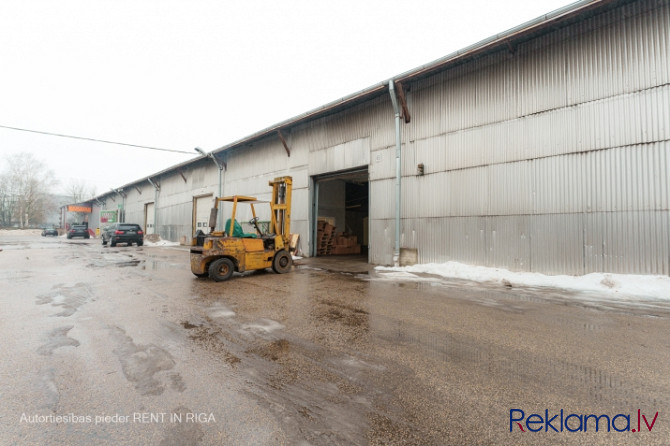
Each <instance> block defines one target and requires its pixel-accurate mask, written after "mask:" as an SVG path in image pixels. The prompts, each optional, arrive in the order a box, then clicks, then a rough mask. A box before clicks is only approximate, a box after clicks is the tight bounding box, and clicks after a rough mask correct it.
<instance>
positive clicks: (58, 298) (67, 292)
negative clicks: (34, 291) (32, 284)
mask: <svg viewBox="0 0 670 446" xmlns="http://www.w3.org/2000/svg"><path fill="white" fill-rule="evenodd" d="M52 290H53V291H51V292H50V293H47V294H41V295H39V296H37V298H36V299H35V303H36V304H37V305H46V304H51V306H52V307H61V308H62V311H61V312H59V313H57V314H54V316H57V317H69V316H72V315H73V314H74V313H76V312H77V310H78V309H79V308H80V307H81V306H82V305H84V304H85V303H86V302H87V301H88V300H89V299H91V298H92V297H93V291H92V289H91V287H90V285H88V284H86V283H77V284H75V285H73V286H66V285H62V284H60V285H54V286H53V288H52Z"/></svg>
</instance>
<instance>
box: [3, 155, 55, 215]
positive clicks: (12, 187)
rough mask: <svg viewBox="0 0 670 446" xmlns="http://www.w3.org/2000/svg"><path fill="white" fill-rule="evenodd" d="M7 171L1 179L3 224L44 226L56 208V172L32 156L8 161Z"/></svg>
mask: <svg viewBox="0 0 670 446" xmlns="http://www.w3.org/2000/svg"><path fill="white" fill-rule="evenodd" d="M6 160H7V167H6V168H5V170H4V171H3V173H2V174H1V175H0V205H2V206H3V209H2V211H0V215H2V217H3V224H5V225H8V226H11V225H12V224H13V223H18V224H19V226H20V227H22V228H24V227H26V226H30V225H31V223H32V224H35V223H41V222H42V220H43V219H44V217H45V215H46V214H47V213H48V212H49V211H50V210H52V208H53V207H54V204H53V202H52V200H51V199H50V198H49V197H50V194H51V191H52V189H53V187H54V186H55V185H56V183H57V181H56V179H55V178H54V174H53V172H52V171H51V170H50V169H48V168H47V166H46V165H45V164H44V163H42V162H41V161H39V160H37V159H36V158H35V157H34V156H33V155H32V154H31V153H18V154H13V155H9V156H7V157H6Z"/></svg>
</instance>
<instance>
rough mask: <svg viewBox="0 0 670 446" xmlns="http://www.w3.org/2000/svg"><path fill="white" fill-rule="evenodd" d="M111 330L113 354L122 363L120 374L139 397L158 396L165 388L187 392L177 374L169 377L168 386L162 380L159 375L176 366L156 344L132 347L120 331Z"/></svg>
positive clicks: (167, 354)
mask: <svg viewBox="0 0 670 446" xmlns="http://www.w3.org/2000/svg"><path fill="white" fill-rule="evenodd" d="M110 330H111V332H112V335H113V336H115V337H116V338H117V341H118V344H119V346H118V347H117V348H115V349H114V353H115V354H116V356H117V357H118V359H119V362H120V363H121V368H122V369H123V374H124V376H125V377H126V379H127V380H128V381H130V382H133V383H135V389H137V390H138V391H139V392H140V393H141V394H142V395H161V394H163V392H165V389H166V386H169V387H171V388H172V389H173V390H176V391H178V392H183V391H184V390H185V389H186V386H185V385H184V383H183V380H182V378H181V376H180V375H179V374H178V373H171V374H169V375H168V376H167V378H168V380H167V383H166V382H165V380H164V379H163V373H162V372H167V371H169V370H172V369H173V368H174V366H175V364H176V362H175V360H174V359H173V358H172V355H170V353H168V352H167V351H165V350H164V349H162V348H160V347H159V346H157V345H155V344H148V345H137V344H135V343H134V342H133V339H132V338H131V337H130V336H128V335H127V334H126V332H125V331H124V330H122V329H121V328H118V327H112V328H110Z"/></svg>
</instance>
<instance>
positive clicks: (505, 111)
mask: <svg viewBox="0 0 670 446" xmlns="http://www.w3.org/2000/svg"><path fill="white" fill-rule="evenodd" d="M669 51H670V8H669V6H668V2H667V1H663V2H656V1H641V2H636V3H633V4H630V5H627V6H625V7H623V8H619V9H617V10H613V11H610V12H608V13H606V14H603V15H600V16H596V17H594V18H592V19H589V20H585V21H582V22H579V23H577V24H575V25H573V26H571V27H568V28H565V29H562V30H559V31H556V32H554V33H552V34H550V35H547V36H544V37H542V38H539V39H536V40H532V41H529V42H526V43H524V44H523V45H520V46H519V47H517V48H515V52H514V53H513V54H512V53H508V52H507V51H505V52H501V53H497V54H494V55H490V56H488V57H485V58H482V59H480V60H478V61H477V62H474V63H470V64H466V65H462V66H459V67H457V68H454V69H452V70H450V71H447V72H445V73H442V74H440V75H436V76H434V77H432V78H430V79H427V80H424V81H421V82H418V83H415V84H412V85H411V89H410V91H409V92H408V93H407V96H408V102H409V107H410V110H411V112H412V122H411V123H409V124H407V125H405V126H404V127H403V156H404V158H403V199H402V217H403V229H402V232H403V239H402V245H401V246H403V247H407V248H417V249H418V251H419V261H420V262H422V263H425V262H441V261H446V260H458V261H463V262H466V263H474V264H480V265H487V266H500V267H505V268H510V269H513V270H526V271H540V272H547V273H564V274H584V273H589V272H593V271H610V272H627V273H658V274H669V273H670V266H669V259H670V246H669V243H668V240H669V239H670V236H669V231H670V221H669V212H668V210H669V209H670V202H669V197H668V195H669V190H670V182H669V180H668V172H669V171H670V61H669V60H668V54H669ZM387 119H388V118H387ZM392 150H393V149H392V148H389V149H386V150H380V151H379V154H380V156H378V157H375V154H374V153H373V155H372V157H371V178H372V180H373V183H372V185H371V194H372V197H371V210H370V213H371V218H372V223H371V226H372V227H371V237H372V251H371V256H370V257H371V260H372V261H373V262H374V263H386V264H388V263H390V261H391V250H392V244H393V234H392V230H391V228H392V227H393V222H392V220H390V219H392V217H393V184H394V183H393V179H392V176H393V153H392ZM418 163H423V164H424V166H425V168H424V169H425V175H424V176H416V170H417V164H418ZM389 237H390V238H389Z"/></svg>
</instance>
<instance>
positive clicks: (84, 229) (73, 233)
mask: <svg viewBox="0 0 670 446" xmlns="http://www.w3.org/2000/svg"><path fill="white" fill-rule="evenodd" d="M72 237H84V238H90V237H91V235H90V234H89V232H88V226H86V225H72V226H70V230H69V231H68V232H67V238H72Z"/></svg>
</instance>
